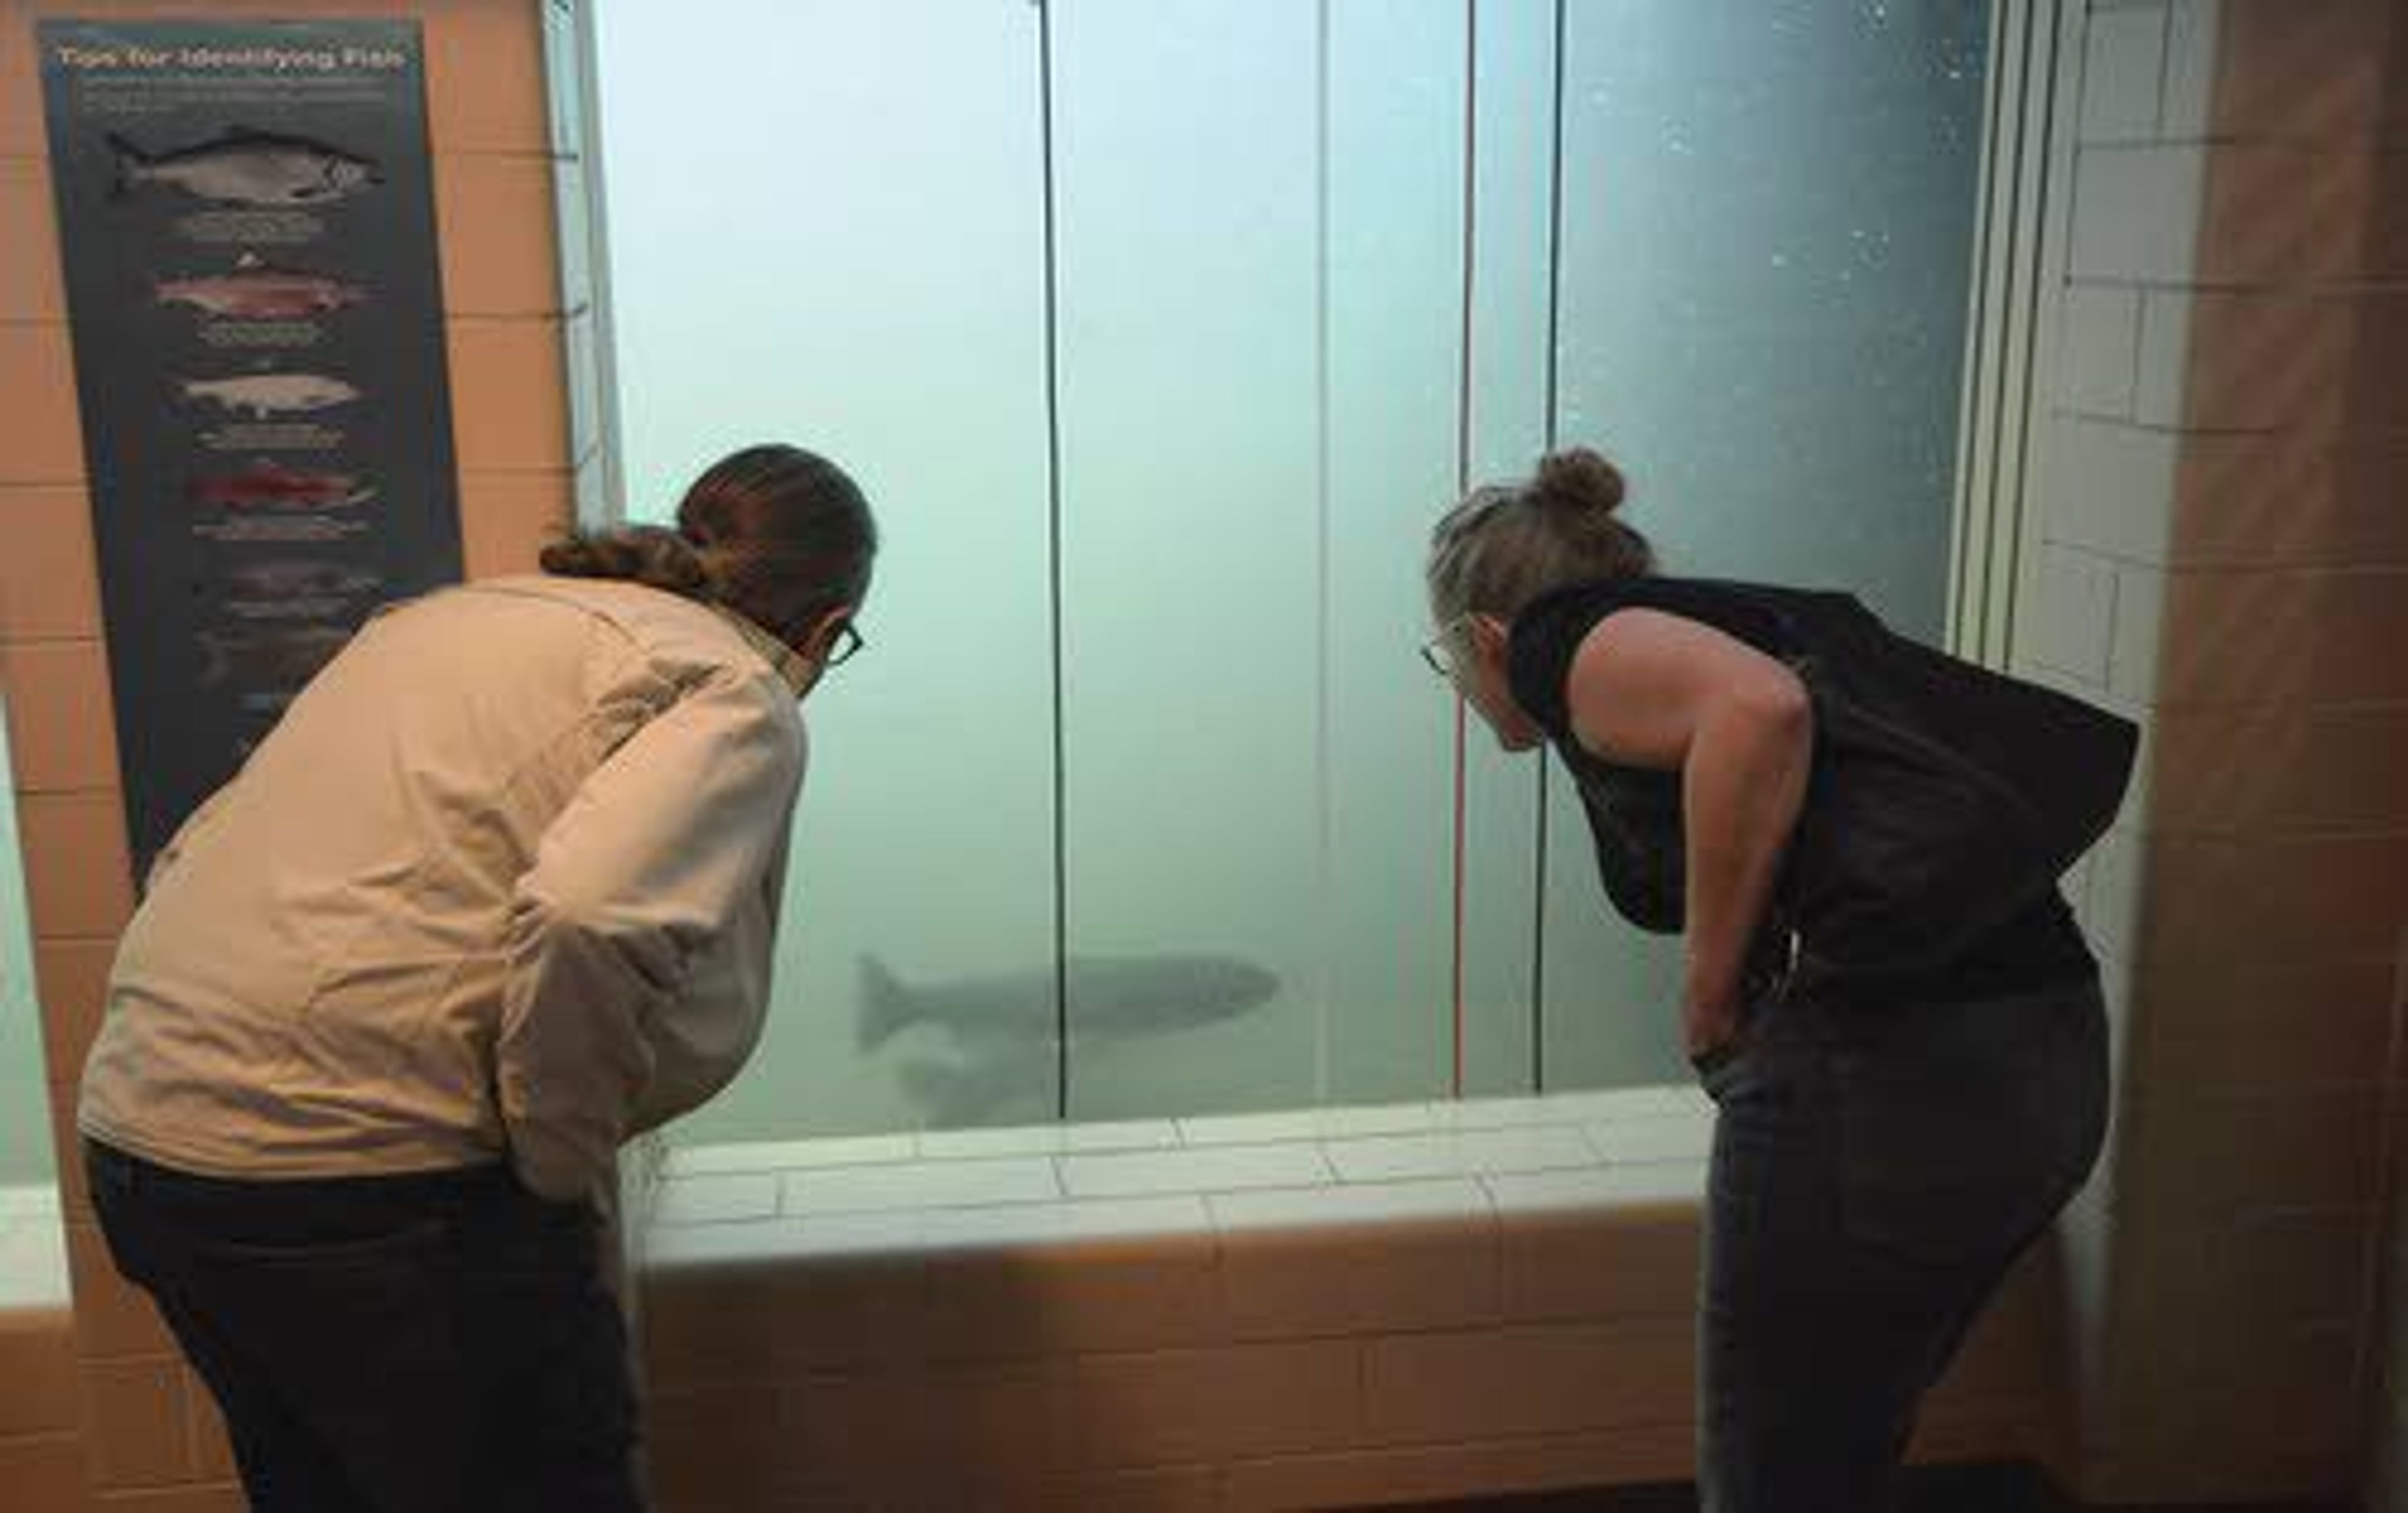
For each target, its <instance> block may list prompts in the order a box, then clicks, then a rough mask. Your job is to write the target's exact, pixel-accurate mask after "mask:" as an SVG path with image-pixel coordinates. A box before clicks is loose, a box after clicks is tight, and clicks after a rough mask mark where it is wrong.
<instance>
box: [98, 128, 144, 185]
mask: <svg viewBox="0 0 2408 1513" xmlns="http://www.w3.org/2000/svg"><path fill="white" fill-rule="evenodd" d="M108 152H109V161H110V165H111V166H113V167H114V169H115V170H116V171H115V173H114V174H113V175H112V176H111V178H110V179H109V180H108V197H109V198H111V199H122V198H124V197H125V195H126V193H127V192H128V191H129V190H131V189H133V188H134V186H135V185H136V184H138V183H140V182H142V181H143V180H145V179H146V178H148V177H150V165H151V162H152V159H151V156H150V153H148V152H145V151H142V149H140V148H138V147H136V146H135V145H134V144H133V143H132V142H129V141H127V140H126V139H125V138H124V137H121V136H119V135H118V134H117V133H115V132H110V133H109V134H108Z"/></svg>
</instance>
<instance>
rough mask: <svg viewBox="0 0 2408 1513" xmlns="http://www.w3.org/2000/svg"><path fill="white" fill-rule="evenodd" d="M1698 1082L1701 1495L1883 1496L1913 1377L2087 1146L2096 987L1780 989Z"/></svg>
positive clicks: (1724, 1512) (1833, 1502)
mask: <svg viewBox="0 0 2408 1513" xmlns="http://www.w3.org/2000/svg"><path fill="white" fill-rule="evenodd" d="M1705 1081H1706V1088H1707V1091H1708V1092H1709V1093H1710V1094H1711V1095H1712V1096H1713V1099H1714V1101H1715V1102H1716V1103H1717V1105H1718V1106H1719V1113H1718V1115H1717V1117H1716V1120H1715V1127H1714V1149H1713V1169H1712V1174H1711V1178H1710V1181H1709V1187H1708V1199H1707V1205H1706V1208H1707V1214H1706V1245H1705V1277H1704V1297H1703V1318H1702V1319H1701V1325H1702V1328H1701V1330H1700V1347H1699V1348H1700V1352H1701V1358H1700V1361H1699V1389H1700V1394H1701V1402H1700V1404H1699V1409H1700V1418H1699V1422H1700V1425H1701V1439H1702V1442H1701V1444H1700V1447H1699V1485H1700V1488H1701V1491H1702V1492H1703V1504H1704V1507H1705V1509H1706V1510H1707V1513H1878V1510H1880V1509H1883V1508H1886V1507H1888V1506H1891V1501H1892V1498H1893V1497H1894V1483H1895V1480H1896V1476H1897V1471H1898V1465H1899V1460H1900V1458H1901V1457H1902V1456H1903V1454H1904V1452H1905V1449H1906V1445H1907V1440H1908V1438H1909V1436H1910V1435H1911V1434H1912V1433H1913V1431H1914V1418H1915V1411H1916V1408H1917V1406H1918V1405H1919V1404H1920V1403H1921V1400H1922V1397H1923V1394H1924V1392H1925V1391H1927V1390H1928V1389H1929V1387H1930V1386H1931V1384H1932V1383H1933V1382H1934V1381H1935V1380H1936V1379H1937V1378H1938V1377H1939V1376H1940V1375H1941V1373H1942V1370H1943V1369H1944V1368H1945V1367H1946V1366H1947V1364H1948V1362H1949V1361H1950V1359H1951V1358H1952V1357H1953V1356H1954V1355H1955V1354H1956V1351H1957V1347H1958V1345H1959V1344H1961V1343H1962V1342H1963V1339H1964V1336H1965V1333H1966V1331H1967V1329H1968V1328H1969V1326H1970V1325H1971V1323H1972V1321H1973V1319H1974V1318H1975V1317H1976V1316H1977V1315H1978V1314H1979V1313H1980V1312H1981V1309H1982V1307H1983V1305H1984V1304H1985V1303H1987V1302H1988V1301H1989V1298H1990V1296H1991V1294H1992V1293H1993V1292H1994V1291H1996V1290H1997V1289H1998V1286H1999V1283H2000V1280H2001V1279H2002V1278H2003V1277H2004V1275H2006V1272H2007V1269H2008V1267H2009V1266H2010V1265H2011V1264H2012V1263H2013V1262H2014V1259H2015V1258H2016V1256H2017V1255H2018V1254H2020V1253H2021V1252H2022V1251H2023V1249H2024V1248H2025V1247H2026V1246H2028V1245H2029V1244H2030V1243H2031V1242H2032V1241H2033V1240H2034V1239H2036V1238H2037V1237H2038V1236H2039V1235H2040V1234H2041V1233H2042V1232H2044V1231H2045V1230H2046V1228H2047V1226H2048V1224H2049V1221H2050V1220H2051V1219H2052V1218H2055V1217H2056V1215H2057V1211H2058V1210H2059V1209H2060V1208H2062V1207H2063V1206H2064V1204H2065V1203H2066V1201H2067V1200H2068V1199H2070V1198H2071V1196H2072V1195H2073V1193H2074V1192H2075V1191H2076V1190H2077V1189H2079V1188H2080V1187H2081V1185H2082V1183H2083V1182H2084V1180H2085V1178H2087V1176H2088V1175H2089V1173H2090V1169H2091V1166H2092V1164H2093V1163H2094V1162H2095V1161H2096V1160H2097V1159H2098V1154H2099V1148H2100V1143H2101V1141H2102V1139H2103V1136H2104V1133H2105V1128H2106V1118H2107V1101H2108V1074H2107V1030H2106V1016H2105V1014H2104V1012H2103V1009H2102V1007H2101V1004H2100V997H2099V989H2098V987H2097V985H2096V983H2095V982H2083V983H2079V984H2075V985H2071V986H2068V987H2062V988H2058V989H2055V990H2050V991H2044V992H2037V993H2025V994H2019V995H2015V996H2012V997H1998V998H1987V999H1980V1000H1973V1001H1961V1002H1946V1003H1941V1002H1934V1003H1921V1004H1913V1005H1907V1006H1903V1007H1885V1008H1883V1009H1880V1010H1865V1011H1856V1012H1851V1011H1849V1010H1848V1009H1846V1008H1845V1007H1842V1006H1825V1005H1820V1004H1816V1003H1812V1002H1806V1001H1794V1000H1793V1001H1776V1002H1774V1003H1772V1004H1771V1005H1770V1006H1769V1007H1767V1008H1766V1009H1765V1010H1763V1011H1762V1012H1761V1013H1760V1014H1759V1015H1758V1016H1757V1017H1756V1019H1755V1020H1754V1022H1753V1023H1752V1024H1751V1026H1750V1030H1749V1034H1748V1037H1747V1040H1746V1041H1745V1043H1744V1045H1743V1048H1742V1050H1741V1051H1740V1052H1739V1053H1738V1054H1736V1055H1734V1056H1732V1057H1731V1058H1729V1059H1727V1060H1725V1061H1724V1062H1722V1063H1721V1064H1720V1065H1718V1066H1715V1067H1714V1068H1713V1070H1711V1071H1710V1072H1708V1073H1707V1074H1705Z"/></svg>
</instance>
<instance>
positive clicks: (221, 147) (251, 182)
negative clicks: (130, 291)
mask: <svg viewBox="0 0 2408 1513" xmlns="http://www.w3.org/2000/svg"><path fill="white" fill-rule="evenodd" d="M108 150H109V151H110V152H111V153H113V154H114V155H115V158H116V165H117V180H116V182H115V183H114V184H113V185H112V186H111V189H110V195H111V197H122V196H123V195H129V194H132V193H133V192H134V191H136V190H137V189H144V188H148V187H150V186H152V185H164V186H166V187H168V188H173V189H180V190H182V191H183V192H184V193H185V194H187V195H192V196H193V198H195V199H205V200H212V201H215V202H217V203H218V204H221V205H309V204H316V203H320V202H322V201H327V200H337V199H340V198H342V197H343V196H344V195H352V194H357V193H358V192H360V191H361V190H363V189H366V187H367V186H369V185H370V184H376V183H381V182H383V180H381V179H380V177H379V176H378V174H377V171H376V163H375V162H374V160H372V159H369V158H364V157H361V156H359V155H358V154H357V153H353V152H346V151H343V150H342V149H340V148H337V147H329V146H328V145H326V144H325V143H323V142H317V141H312V140H310V139H309V138H308V137H289V136H286V135H284V134H282V133H280V132H272V131H255V130H252V129H251V128H250V127H248V126H230V127H228V128H227V129H226V131H225V133H224V134H223V135H222V136H220V137H215V138H213V139H211V140H209V141H206V142H199V143H195V144H193V145H192V146H189V147H179V148H174V149H171V150H169V151H164V152H151V151H145V150H144V149H143V148H141V147H139V146H137V145H136V144H135V143H133V142H131V141H128V140H127V139H126V138H125V137H122V136H120V135H118V134H117V133H115V132H111V133H109V134H108Z"/></svg>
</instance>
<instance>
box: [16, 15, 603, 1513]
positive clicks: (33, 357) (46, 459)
mask: <svg viewBox="0 0 2408 1513" xmlns="http://www.w3.org/2000/svg"><path fill="white" fill-rule="evenodd" d="M43 8H44V9H45V10H49V11H57V10H59V9H60V8H61V7H43ZM65 8H66V9H67V10H69V11H71V12H72V13H73V14H75V15H77V16H79V17H88V18H101V19H105V18H108V17H111V16H122V17H126V18H128V19H132V18H136V17H177V16H193V17H209V18H216V19H226V18H242V17H257V18H260V19H274V20H286V19H294V18H296V17H314V16H393V15H413V16H416V17H418V18H419V19H420V20H421V21H422V22H423V27H424V38H425V50H426V83H427V109H428V117H429V130H430V137H431V142H432V147H433V151H434V155H435V187H436V221H437V227H438V231H439V235H440V238H441V248H442V281H443V292H444V302H445V309H446V315H447V318H446V333H447V336H448V338H449V351H450V359H451V381H452V424H453V427H454V435H455V438H456V440H457V444H458V452H459V466H460V483H461V512H462V524H463V527H464V530H463V534H464V538H465V541H466V569H467V571H468V573H469V574H470V575H471V576H483V575H486V574H491V573H495V572H504V571H517V570H523V569H527V568H530V567H532V566H533V564H534V559H535V553H536V550H537V548H538V545H539V544H540V542H541V541H542V540H544V539H545V538H546V537H548V536H550V535H552V534H553V533H554V532H556V531H557V530H558V529H559V527H560V526H562V524H564V523H565V522H566V520H567V519H568V517H569V514H570V511H571V508H572V499H573V498H574V497H575V496H576V494H577V492H578V488H579V485H580V483H581V469H582V482H583V483H584V484H585V486H586V489H587V492H588V493H589V494H593V495H596V496H598V491H599V483H598V481H599V478H600V464H599V461H598V458H599V439H598V429H597V427H595V426H594V425H590V424H589V425H585V426H584V427H583V429H582V431H581V435H580V436H579V438H578V439H576V440H575V441H572V439H571V435H570V410H571V403H570V395H571V392H572V385H570V384H569V383H567V382H565V381H564V364H565V361H566V357H565V353H567V351H568V345H567V341H566V338H567V336H568V335H569V334H570V333H571V331H572V330H574V329H576V328H577V327H578V325H579V323H580V322H581V321H585V322H590V321H591V319H592V317H591V314H590V311H591V310H592V307H593V297H592V292H591V290H592V279H591V277H590V275H589V273H588V272H587V269H588V268H590V267H591V266H592V264H591V262H590V260H589V259H586V258H584V257H582V256H581V255H577V253H576V252H575V251H574V250H572V252H571V255H569V256H567V257H566V258H564V257H563V256H562V253H561V248H560V246H559V243H558V240H557V238H555V234H554V226H555V224H556V223H558V222H559V220H560V215H559V211H558V208H557V206H556V204H555V192H556V191H558V192H559V193H562V194H566V195H571V196H574V197H578V198H581V197H582V196H583V195H584V194H585V193H586V190H585V186H584V182H583V170H582V165H581V163H580V162H579V160H578V150H579V145H580V144H579V138H578V136H577V124H576V121H575V118H574V115H573V113H572V114H559V115H556V113H555V112H554V111H553V110H552V108H550V106H549V105H548V103H547V94H546V90H545V58H546V48H547V34H548V33H557V32H558V31H559V30H560V29H561V28H562V26H563V24H564V23H565V22H573V20H574V18H573V17H572V16H571V15H570V13H569V12H568V10H567V9H566V7H563V6H560V5H557V4H547V3H545V0H423V3H420V4H415V5H403V4H395V3H392V0H384V3H375V0H307V3H303V4H280V3H265V0H208V3H206V4H199V3H193V0H148V3H141V4H134V3H127V0H82V3H79V4H78V5H75V6H73V7H65ZM35 10H36V7H34V6H33V5H32V4H31V3H30V0H0V393H6V394H7V396H9V407H10V413H9V418H8V422H7V425H6V426H0V540H5V542H6V545H5V547H0V680H5V685H6V688H7V707H8V714H9V721H10V724H9V739H10V742H11V743H12V746H13V749H14V751H15V754H16V760H17V771H16V785H17V793H18V803H19V816H20V825H21V829H22V836H23V846H24V865H25V871H26V874H27V890H28V896H29V909H30V913H31V915H32V919H33V929H34V934H35V937H36V963H35V967H36V986H37V992H38V995H39V998H40V1001H41V1005H42V1016H43V1021H44V1027H45V1031H46V1043H47V1053H48V1055H47V1060H48V1080H49V1084H50V1095H51V1103H52V1111H53V1117H54V1128H55V1129H56V1131H57V1134H58V1149H59V1150H60V1152H61V1153H62V1155H63V1158H65V1159H63V1160H62V1163H61V1173H60V1177H61V1185H62V1188H63V1189H64V1195H65V1211H66V1216H67V1240H68V1250H69V1257H70V1269H71V1275H72V1280H73V1289H74V1294H75V1306H76V1318H75V1330H74V1333H73V1336H72V1347H71V1349H68V1350H67V1351H66V1352H65V1355H64V1356H63V1357H62V1356H61V1355H60V1354H59V1353H58V1352H57V1351H55V1350H52V1351H51V1352H50V1353H47V1354H45V1353H42V1352H43V1350H44V1348H45V1347H38V1346H29V1347H27V1349H29V1350H32V1351H34V1352H35V1354H36V1355H37V1356H38V1357H39V1359H38V1360H37V1361H35V1362H33V1363H31V1364H28V1365H26V1366H25V1367H24V1369H25V1370H26V1371H28V1372H32V1373H36V1374H37V1375H38V1379H39V1381H40V1383H41V1384H42V1385H41V1389H40V1392H39V1394H38V1395H37V1396H35V1397H29V1398H28V1399H27V1400H26V1401H27V1402H28V1404H29V1406H27V1407H26V1408H25V1409H24V1410H23V1412H24V1413H35V1412H36V1406H38V1409H39V1411H38V1413H37V1414H36V1417H37V1418H38V1420H39V1421H38V1422H36V1421H33V1420H25V1421H20V1419H22V1414H21V1413H20V1412H19V1410H18V1407H17V1403H18V1399H17V1398H16V1397H14V1396H13V1395H12V1397H11V1398H10V1400H9V1405H8V1411H7V1416H6V1417H0V1504H5V1506H7V1508H8V1509H9V1513H68V1510H75V1513H82V1510H84V1509H86V1508H87V1507H97V1508H115V1507H121V1506H122V1507H127V1508H138V1509H143V1510H145V1513H233V1510H234V1509H236V1508H238V1507H239V1506H241V1499H240V1497H239V1495H238V1493H237V1492H236V1491H235V1489H234V1486H233V1480H232V1478H233V1466H232V1463H231V1460H230V1458H229V1456H228V1454H227V1451H226V1448H225V1444H224V1436H223V1434H222V1429H221V1428H220V1426H219V1425H218V1423H217V1421H216V1417H215V1413H214V1410H213V1408H212V1407H211V1405H210V1404H209V1402H208V1395H207V1393H206V1392H205V1391H202V1389H201V1388H200V1385H199V1384H198V1383H197V1382H196V1381H195V1380H194V1379H193V1377H192V1376H191V1374H190V1373H189V1372H188V1371H187V1369H186V1368H185V1367H184V1366H183V1364H182V1362H180V1361H179V1359H178V1357H177V1355H176V1353H175V1351H174V1348H173V1343H172V1341H171V1340H170V1339H169V1338H168V1336H167V1335H166V1333H165V1330H164V1329H163V1328H162V1326H161V1325H160V1323H159V1321H158V1319H157V1318H156V1316H155V1314H154V1313H153V1312H152V1310H151V1309H150V1305H149V1304H148V1303H147V1301H146V1300H145V1299H144V1298H143V1297H142V1296H141V1295H140V1294H139V1293H137V1292H136V1291H134V1290H132V1289H130V1288H128V1287H127V1286H126V1285H125V1284H123V1283H122V1282H121V1281H120V1280H119V1279H118V1278H117V1276H116V1275H115V1274H114V1272H113V1271H112V1270H111V1269H110V1267H109V1264H108V1259H107V1257H106V1255H105V1254H104V1252H103V1249H102V1246H101V1243H100V1237H99V1234H98V1232H97V1231H96V1230H95V1229H94V1228H93V1224H92V1218H91V1212H90V1209H89V1207H88V1206H87V1204H86V1202H85V1200H84V1197H83V1194H82V1189H81V1187H80V1185H79V1182H78V1181H77V1177H76V1171H75V1162H74V1160H72V1155H73V1152H74V1150H75V1148H76V1147H75V1142H74V1140H73V1137H72V1131H71V1128H70V1126H69V1120H70V1118H71V1111H72V1109H73V1106H74V1102H75V1083H76V1079H77V1076H78V1074H79V1069H80V1067H81V1064H82V1060H83V1056H84V1052H85V1049H86V1047H87V1046H88V1045H89V1044H90V1041H91V1037H92V1033H93V1027H94V1025H95V1023H96V1021H97V1018H98V1016H99V1014H100V1009H101V995H102V987H103V983H104V979H105V976H106V973H107V968H108V958H109V954H110V950H111V947H112V945H113V943H114V940H115V937H116V935H117V933H118V931H119V930H120V929H121V928H122V925H123V923H124V921H125V919H126V917H127V915H128V914H129V912H130V911H131V909H132V907H133V901H134V899H133V889H132V886H131V882H130V879H129V876H128V871H127V862H126V846H125V836H124V829H123V823H122V817H121V812H120V804H119V794H118V782H119V775H118V763H117V750H116V734H115V731H114V728H113V726H112V722H111V719H110V711H109V698H108V675H107V661H106V658H107V656H108V646H107V641H106V636H105V633H104V627H103V626H102V623H101V611H100V596H99V588H98V580H97V577H96V574H95V569H94V561H93V536H92V529H91V517H90V511H91V502H90V498H89V497H88V495H87V492H86V488H85V469H84V457H83V447H82V439H81V436H80V434H79V429H78V422H77V415H76V403H75V385H74V382H73V356H72V351H71V347H70V343H69V340H68V333H67V328H66V324H65V295H64V292H63V289H62V285H61V281H60V277H59V267H58V250H57V245H58V244H57V232H56V225H55V221H54V217H53V214H52V208H51V187H50V178H49V168H48V163H47V156H46V145H45V137H44V131H43V125H42V101H41V90H40V80H39V77H38V74H37V72H36V52H35V44H34V35H33V21H34V15H35ZM564 272H565V273H566V277H564ZM591 345H592V344H591V343H588V346H589V347H590V346H591ZM587 387H588V389H589V390H590V388H591V384H590V382H589V384H588V385H587ZM590 408H591V407H590V406H588V410H589V411H590ZM20 1354H22V1352H21V1351H19V1350H18V1349H17V1348H16V1342H14V1341H12V1340H10V1339H9V1338H7V1336H6V1335H5V1334H0V1373H5V1374H7V1376H11V1377H14V1376H15V1375H16V1372H17V1370H18V1367H17V1365H16V1362H17V1361H18V1358H19V1355H20ZM28 1379H32V1378H28ZM65 1405H71V1406H72V1408H73V1410H74V1411H73V1412H72V1413H68V1412H65V1411H64V1406H65ZM20 1431H23V1432H24V1433H22V1434H20V1433H19V1432H20Z"/></svg>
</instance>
